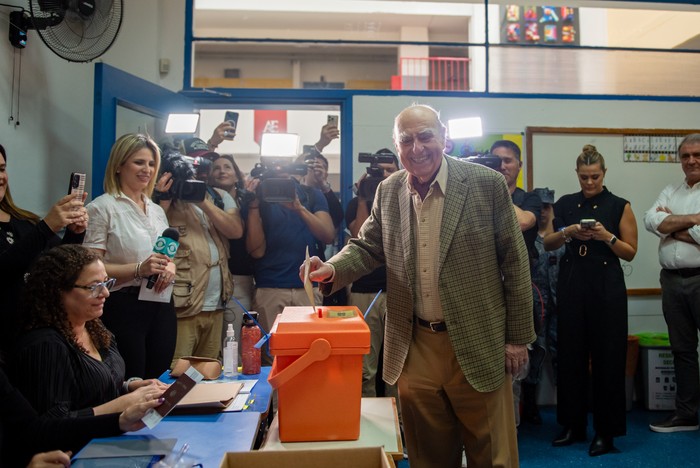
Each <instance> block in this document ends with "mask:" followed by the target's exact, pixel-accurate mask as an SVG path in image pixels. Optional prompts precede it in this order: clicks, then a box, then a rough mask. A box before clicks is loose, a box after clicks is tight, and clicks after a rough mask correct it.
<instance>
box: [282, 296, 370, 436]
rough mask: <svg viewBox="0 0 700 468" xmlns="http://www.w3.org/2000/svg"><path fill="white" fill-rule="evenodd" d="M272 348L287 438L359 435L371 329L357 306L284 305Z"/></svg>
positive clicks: (283, 432)
mask: <svg viewBox="0 0 700 468" xmlns="http://www.w3.org/2000/svg"><path fill="white" fill-rule="evenodd" d="M270 352H271V353H272V354H273V355H274V356H275V359H274V362H273V364H272V370H271V371H270V376H269V378H268V381H269V382H270V385H271V386H272V388H274V389H276V390H277V401H278V404H277V406H278V409H277V417H278V418H279V437H280V440H281V441H282V442H311V441H323V440H355V439H357V438H358V437H359V436H360V400H361V398H362V356H363V355H364V354H367V353H369V328H368V327H367V324H366V323H365V320H364V318H363V316H362V314H361V313H360V311H359V310H358V309H357V307H353V306H340V307H316V308H312V307H311V306H309V307H285V309H284V311H283V312H282V313H281V314H280V315H278V316H277V319H276V320H275V324H274V325H273V327H272V330H271V337H270Z"/></svg>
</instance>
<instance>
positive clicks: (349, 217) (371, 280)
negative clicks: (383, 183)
mask: <svg viewBox="0 0 700 468" xmlns="http://www.w3.org/2000/svg"><path fill="white" fill-rule="evenodd" d="M358 200H359V198H357V197H355V198H353V199H352V200H350V203H348V209H347V210H346V211H345V224H346V225H348V226H350V223H352V222H353V221H354V220H355V217H356V216H357V203H358ZM371 210H372V206H371V203H370V202H369V201H367V211H371ZM380 289H381V290H383V291H384V292H386V266H385V265H382V266H380V267H378V268H377V269H375V270H374V271H373V272H372V273H369V274H367V275H365V276H363V277H362V278H360V279H358V280H355V281H354V282H353V283H352V287H351V288H350V292H354V293H376V292H379V290H380Z"/></svg>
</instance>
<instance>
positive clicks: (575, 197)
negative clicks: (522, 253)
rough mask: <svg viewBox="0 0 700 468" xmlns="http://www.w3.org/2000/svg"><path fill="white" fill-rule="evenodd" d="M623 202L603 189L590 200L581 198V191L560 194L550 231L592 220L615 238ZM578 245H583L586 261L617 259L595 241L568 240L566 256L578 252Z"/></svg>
mask: <svg viewBox="0 0 700 468" xmlns="http://www.w3.org/2000/svg"><path fill="white" fill-rule="evenodd" d="M627 203H629V202H628V201H627V200H625V199H624V198H620V197H618V196H615V195H613V194H612V193H611V192H609V191H608V189H607V188H606V187H603V191H602V192H600V193H599V194H598V195H595V196H593V197H591V198H586V197H584V196H583V192H578V193H572V194H569V195H564V196H563V197H561V198H560V199H559V200H557V202H556V203H555V204H554V229H555V230H558V229H560V228H563V227H566V226H570V225H572V224H578V223H579V222H580V221H581V220H582V219H595V220H596V221H598V222H600V223H601V224H602V225H603V226H605V229H607V230H608V231H610V232H612V233H613V234H615V236H619V235H620V220H621V219H622V213H623V212H624V210H625V205H627ZM582 245H585V246H586V247H585V248H586V257H588V258H600V257H606V258H609V259H617V258H618V257H617V255H615V253H614V252H613V251H612V249H611V248H610V247H608V245H607V244H606V243H605V242H603V241H597V240H589V241H585V242H584V241H580V240H578V239H574V238H572V239H571V241H570V242H569V243H568V245H567V253H571V252H574V253H576V252H579V249H580V248H581V246H582ZM576 256H577V257H579V256H580V255H578V254H577V255H576ZM618 261H619V260H618Z"/></svg>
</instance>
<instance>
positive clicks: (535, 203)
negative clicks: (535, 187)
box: [510, 187, 542, 265]
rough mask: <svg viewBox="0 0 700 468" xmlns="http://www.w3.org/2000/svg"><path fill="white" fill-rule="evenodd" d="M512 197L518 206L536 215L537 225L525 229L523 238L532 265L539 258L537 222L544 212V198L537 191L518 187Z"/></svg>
mask: <svg viewBox="0 0 700 468" xmlns="http://www.w3.org/2000/svg"><path fill="white" fill-rule="evenodd" d="M510 197H511V200H513V205H515V206H517V207H518V208H520V209H521V210H523V211H529V212H531V213H532V214H534V215H535V225H534V226H532V227H531V228H530V229H528V230H527V231H523V239H524V240H525V247H527V253H528V258H529V259H530V265H533V264H534V260H536V259H537V249H536V248H535V241H536V240H537V229H538V225H537V222H538V221H539V219H540V213H541V212H542V200H541V199H540V197H539V195H537V194H536V193H534V192H526V191H525V190H523V189H521V188H518V187H516V188H515V191H513V194H512V195H511V196H510Z"/></svg>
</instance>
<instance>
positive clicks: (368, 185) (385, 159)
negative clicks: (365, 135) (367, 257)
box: [348, 148, 399, 237]
mask: <svg viewBox="0 0 700 468" xmlns="http://www.w3.org/2000/svg"><path fill="white" fill-rule="evenodd" d="M357 160H358V162H361V163H369V167H367V170H366V173H365V174H363V176H362V177H360V179H359V180H358V181H357V184H356V187H357V192H356V193H357V196H358V197H359V198H361V199H364V200H366V201H369V202H370V207H371V204H372V201H373V200H374V193H375V192H376V191H377V187H378V186H379V183H380V182H381V181H382V180H384V179H386V178H387V177H389V175H391V174H392V173H394V172H396V171H398V170H399V161H398V159H397V158H396V155H395V154H394V153H393V152H392V151H391V150H390V149H388V148H382V149H380V150H379V151H377V152H376V153H374V154H372V153H360V154H359V155H358V156H357ZM362 222H364V219H363V220H362ZM348 226H349V225H348ZM358 230H359V226H358ZM353 237H355V236H353Z"/></svg>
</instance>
